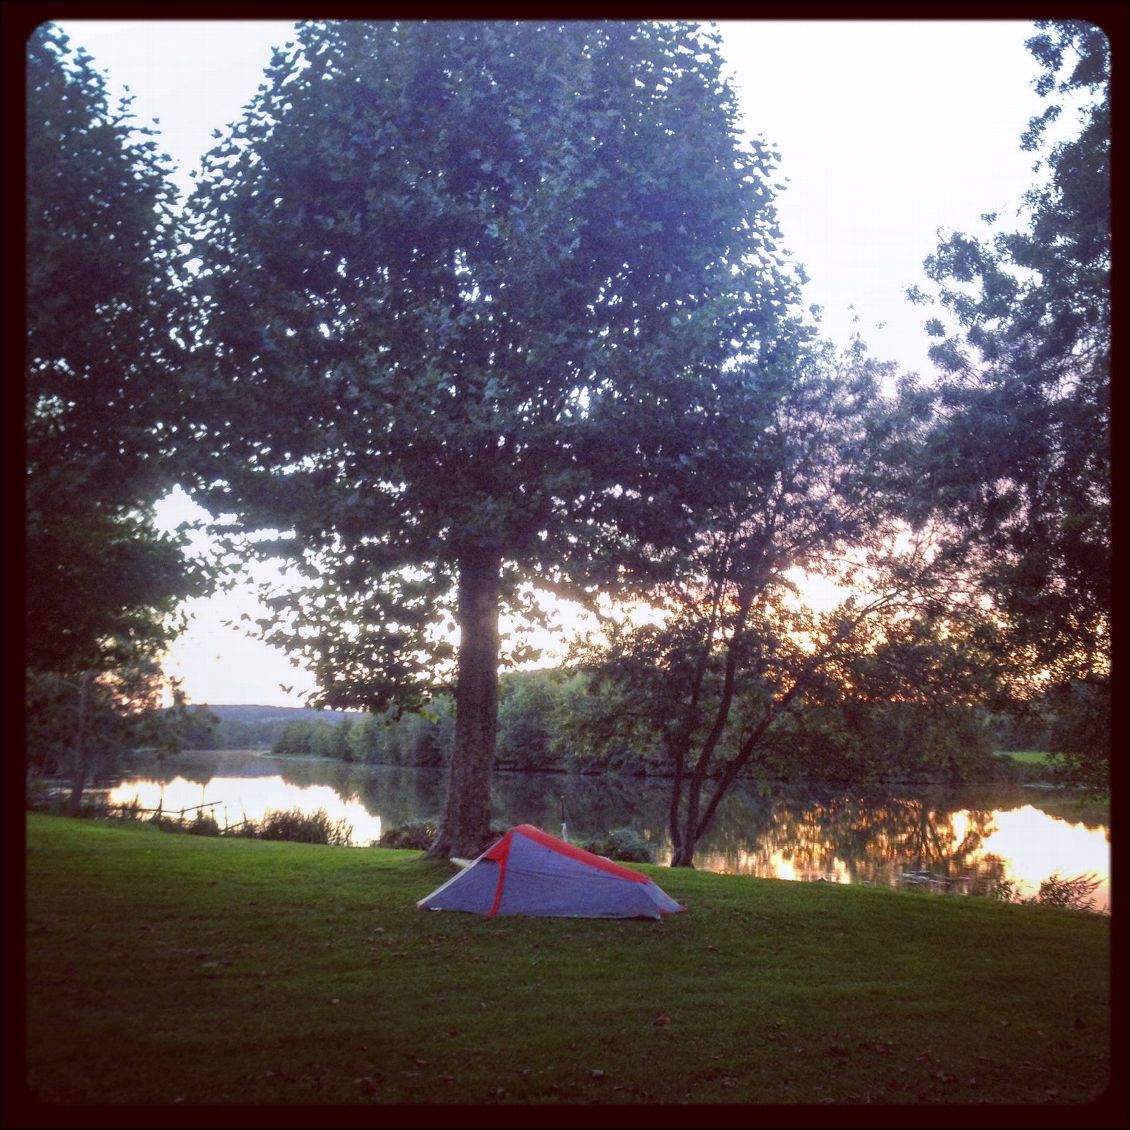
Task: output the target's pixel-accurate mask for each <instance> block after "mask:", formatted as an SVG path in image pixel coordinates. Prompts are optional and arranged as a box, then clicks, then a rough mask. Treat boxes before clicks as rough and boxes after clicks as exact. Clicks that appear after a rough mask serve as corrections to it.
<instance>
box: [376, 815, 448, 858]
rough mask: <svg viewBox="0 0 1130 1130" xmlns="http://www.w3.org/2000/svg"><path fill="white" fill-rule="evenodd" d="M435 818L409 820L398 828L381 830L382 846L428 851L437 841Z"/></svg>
mask: <svg viewBox="0 0 1130 1130" xmlns="http://www.w3.org/2000/svg"><path fill="white" fill-rule="evenodd" d="M436 831H437V828H436V821H435V818H434V817H433V818H431V819H427V820H409V821H408V823H407V824H401V825H400V826H399V827H396V828H386V829H382V830H381V839H380V846H381V847H383V848H406V849H408V850H411V851H427V850H428V848H430V847H431V846H432V844H433V843H435V838H436Z"/></svg>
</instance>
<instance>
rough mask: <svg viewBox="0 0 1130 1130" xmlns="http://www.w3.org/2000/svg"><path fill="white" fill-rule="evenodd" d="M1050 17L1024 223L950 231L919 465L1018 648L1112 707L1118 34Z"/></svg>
mask: <svg viewBox="0 0 1130 1130" xmlns="http://www.w3.org/2000/svg"><path fill="white" fill-rule="evenodd" d="M1037 27H1038V33H1037V34H1036V35H1034V36H1032V37H1031V38H1030V39H1029V40H1028V42H1027V46H1028V49H1029V50H1030V51H1031V52H1032V54H1033V56H1034V57H1035V58H1036V60H1037V61H1038V63H1039V64H1040V67H1041V73H1040V74H1039V75H1038V77H1037V78H1036V79H1035V80H1034V85H1035V88H1036V91H1037V93H1038V94H1039V95H1041V96H1042V97H1043V98H1045V99H1047V100H1048V104H1047V107H1046V108H1045V110H1044V112H1043V113H1042V114H1040V115H1039V116H1037V117H1035V118H1033V119H1032V121H1031V122H1030V124H1029V128H1028V130H1027V131H1026V132H1025V134H1024V136H1023V138H1022V139H1021V145H1022V148H1023V149H1025V150H1027V151H1031V152H1033V153H1034V154H1036V155H1037V156H1038V160H1037V162H1036V166H1035V168H1036V170H1037V171H1039V172H1040V173H1041V176H1040V178H1039V180H1038V182H1037V184H1036V186H1035V187H1034V188H1033V189H1032V190H1031V191H1030V192H1029V193H1028V194H1027V196H1026V198H1025V201H1024V209H1023V210H1022V212H1021V216H1022V218H1023V222H1024V226H1023V227H1021V228H1020V229H1018V230H1009V229H1008V228H1007V227H1006V226H1005V225H1004V224H1003V223H1002V222H1001V221H1000V220H999V218H998V217H996V216H986V217H985V219H986V220H987V221H988V222H989V223H990V224H992V225H993V227H994V228H995V231H994V232H993V233H992V234H991V236H989V237H974V236H970V235H966V234H963V233H955V234H952V235H949V236H948V237H946V238H945V239H944V240H943V241H942V243H941V244H940V245H939V247H938V249H937V251H936V252H935V253H934V254H933V255H932V256H931V257H930V258H929V259H928V260H927V262H926V271H927V275H928V276H929V278H930V279H931V280H932V281H933V282H934V283H935V284H936V295H935V297H936V300H937V301H938V302H939V303H940V304H941V306H942V307H943V308H944V310H945V311H946V312H947V315H948V317H946V316H944V317H943V318H933V319H931V321H930V322H929V323H928V327H927V328H928V330H929V331H930V332H931V333H932V334H933V335H934V336H936V337H937V338H938V339H939V340H938V342H937V344H936V345H935V346H934V347H933V348H932V350H931V355H932V357H933V359H934V360H935V362H936V363H937V364H938V365H939V367H940V369H941V377H940V379H939V383H938V392H939V402H940V409H941V411H940V415H939V420H938V423H937V425H936V427H935V428H934V429H933V432H932V434H931V436H930V441H929V443H928V444H927V446H926V447H925V449H924V460H923V462H922V463H921V464H919V467H918V475H919V479H920V485H921V487H922V490H923V496H924V498H925V499H926V500H927V501H928V502H929V504H931V505H933V506H934V507H935V508H936V509H937V510H938V511H940V512H941V513H943V514H945V515H946V516H947V517H948V518H949V519H950V521H951V522H952V523H953V525H954V527H955V528H956V529H957V530H958V531H959V532H960V535H961V537H962V538H963V539H964V546H965V549H966V552H967V559H968V561H969V563H970V564H971V565H972V566H973V567H974V568H975V569H976V571H977V573H978V576H979V578H980V581H981V584H982V585H983V587H984V590H985V592H986V593H987V594H989V596H990V597H991V599H992V601H993V605H994V607H995V609H996V610H997V611H998V613H999V614H1000V615H1001V616H1002V617H1003V618H1004V619H1005V621H1006V622H1007V623H1008V625H1009V627H1010V630H1011V637H1012V643H1013V647H1014V656H1015V657H1016V661H1017V662H1018V663H1020V664H1024V665H1025V666H1027V667H1028V668H1029V670H1031V671H1032V672H1033V673H1035V674H1039V675H1040V676H1041V677H1043V673H1047V675H1050V678H1051V681H1052V683H1053V684H1057V685H1058V686H1059V687H1060V688H1062V689H1063V692H1064V693H1065V694H1067V695H1068V696H1069V697H1072V696H1073V695H1074V692H1071V691H1070V688H1072V687H1075V688H1078V689H1079V692H1080V693H1081V694H1082V696H1083V697H1084V698H1085V699H1086V701H1087V702H1089V703H1090V704H1091V706H1092V707H1093V708H1094V709H1096V710H1098V711H1099V712H1100V714H1101V713H1102V712H1104V711H1107V712H1108V711H1109V672H1110V668H1109V664H1110V653H1109V649H1110V601H1111V574H1112V567H1111V538H1110V485H1111V484H1110V374H1111V368H1110V363H1111V352H1110V351H1111V308H1110V268H1111V259H1110V231H1111V198H1110V192H1111V187H1110V143H1111V124H1110V43H1109V41H1108V39H1107V37H1106V35H1105V34H1104V33H1103V31H1102V30H1101V29H1100V28H1099V27H1097V26H1095V25H1094V24H1090V23H1086V22H1083V21H1066V22H1060V23H1056V22H1041V23H1039V24H1038V25H1037ZM912 297H915V298H917V299H918V300H920V301H924V300H925V299H926V295H924V294H923V293H922V292H921V291H915V292H912ZM947 321H948V322H949V324H948V325H947V324H946V322H947ZM1085 730H1086V728H1084V730H1083V731H1079V732H1084V731H1085ZM1104 730H1105V725H1103V724H1099V725H1098V726H1092V727H1091V729H1090V730H1089V731H1087V732H1089V733H1090V735H1091V738H1093V736H1094V734H1095V733H1102V732H1103V731H1104ZM1108 751H1109V743H1108V742H1105V741H1100V742H1099V743H1098V745H1097V747H1095V748H1094V749H1092V750H1090V751H1087V752H1089V753H1090V754H1091V755H1093V756H1092V758H1091V760H1092V761H1093V762H1094V764H1096V765H1098V764H1100V763H1101V764H1103V765H1105V762H1106V756H1107V753H1108ZM1068 752H1073V753H1074V752H1079V751H1077V750H1071V751H1068ZM1100 776H1101V774H1100Z"/></svg>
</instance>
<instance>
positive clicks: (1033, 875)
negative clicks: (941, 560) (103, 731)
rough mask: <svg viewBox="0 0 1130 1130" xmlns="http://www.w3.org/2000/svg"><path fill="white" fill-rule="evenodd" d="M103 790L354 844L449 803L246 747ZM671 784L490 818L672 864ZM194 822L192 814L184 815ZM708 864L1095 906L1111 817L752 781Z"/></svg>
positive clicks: (353, 770)
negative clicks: (1062, 882) (1088, 900)
mask: <svg viewBox="0 0 1130 1130" xmlns="http://www.w3.org/2000/svg"><path fill="white" fill-rule="evenodd" d="M119 780H120V783H118V784H117V785H116V786H115V787H114V788H113V789H112V790H111V792H110V801H111V803H113V804H128V803H131V802H132V801H133V800H134V799H135V798H136V800H137V803H139V804H140V805H141V806H142V807H143V808H146V809H154V808H156V807H158V804H160V806H161V807H162V808H163V810H164V811H165V812H166V813H176V812H178V811H180V810H182V809H183V810H190V809H193V808H194V807H195V806H199V805H202V804H206V805H209V806H210V808H209V809H208V811H210V812H211V814H212V815H213V816H214V817H215V818H216V820H217V822H218V823H219V824H220V826H221V827H224V826H226V825H234V824H238V823H240V822H241V821H242V820H245V819H249V820H260V819H262V817H263V815H264V814H265V813H266V812H268V811H272V810H290V809H294V808H298V809H301V810H302V811H304V812H316V811H318V810H319V809H324V810H325V812H326V814H327V815H328V816H329V817H330V819H331V820H334V821H337V820H341V819H345V820H347V821H348V822H349V824H350V825H351V827H352V829H353V843H354V844H356V845H359V846H364V845H366V844H369V843H373V842H375V841H377V840H378V839H379V838H380V834H381V829H382V827H396V826H398V825H401V824H405V823H407V822H408V821H410V820H414V819H420V818H423V817H434V816H435V815H436V813H438V811H439V810H440V807H441V805H442V799H443V784H444V782H443V774H442V772H441V771H439V770H423V769H398V768H392V767H380V768H372V767H363V766H355V765H346V764H341V763H338V762H329V761H316V760H302V759H291V758H274V757H267V756H263V755H259V754H254V753H239V752H231V751H224V752H215V753H207V754H185V755H182V756H181V757H180V758H178V759H177V760H176V762H175V763H172V764H170V763H165V764H163V765H146V766H145V767H144V768H142V767H141V766H138V767H137V771H136V772H135V773H133V774H132V775H130V776H128V777H126V778H124V779H119ZM667 789H668V786H667V784H666V783H665V782H663V781H654V780H638V779H634V778H623V777H576V776H566V775H560V776H558V775H552V774H529V775H521V774H497V775H496V778H495V781H494V793H493V811H494V819H495V820H496V822H498V823H499V824H502V825H506V826H509V825H512V824H520V823H531V824H536V825H538V826H540V827H542V828H545V829H546V830H548V831H550V832H554V833H558V832H559V831H560V825H561V817H562V812H564V814H565V818H566V821H567V823H568V831H569V836H570V838H571V839H583V838H585V837H587V836H595V835H599V834H601V833H603V832H606V831H609V830H610V829H612V828H619V827H631V828H633V829H635V830H636V831H637V832H638V833H639V834H640V835H642V836H643V837H644V838H645V839H647V840H649V841H650V842H651V843H652V844H653V845H655V847H656V860H657V862H659V863H668V862H669V861H670V858H671V848H670V844H669V842H668V840H667V836H666V809H667V802H668V793H667ZM188 815H189V816H190V817H191V815H192V813H191V812H189V813H188ZM696 863H697V865H698V866H699V867H700V868H701V869H703V870H709V871H719V872H725V873H728V874H742V875H752V876H758V877H762V878H777V879H792V880H804V881H813V880H824V881H827V882H837V883H857V884H871V885H878V886H907V885H913V886H922V887H926V888H928V889H932V890H939V891H947V892H951V893H962V894H985V893H988V892H989V891H990V890H992V889H993V887H994V886H995V885H996V884H998V883H1000V882H1002V881H1005V882H1007V883H1009V884H1011V885H1012V887H1013V889H1014V890H1015V892H1016V893H1017V894H1019V895H1020V896H1022V897H1030V896H1032V895H1034V894H1035V893H1036V892H1037V891H1038V890H1039V886H1040V883H1041V881H1043V880H1044V879H1047V878H1049V877H1050V876H1051V875H1053V874H1058V875H1059V876H1060V877H1061V878H1070V877H1074V876H1076V875H1080V874H1086V873H1094V874H1095V875H1097V876H1098V877H1101V878H1102V880H1103V881H1102V884H1101V886H1100V888H1099V889H1098V890H1097V891H1096V892H1095V895H1094V899H1095V906H1096V908H1098V909H1104V910H1106V909H1109V905H1110V893H1109V892H1110V880H1109V875H1110V844H1109V833H1108V831H1107V828H1106V826H1105V824H1103V823H1101V822H1099V821H1098V820H1090V821H1084V820H1083V819H1081V817H1080V816H1079V815H1078V814H1077V813H1075V812H1073V811H1072V810H1071V808H1070V805H1069V804H1068V803H1066V802H1064V800H1063V798H1061V797H1056V796H1055V795H1054V794H1050V793H1049V794H1047V795H1046V796H1045V795H1043V794H1041V795H1040V796H1039V798H1038V799H1037V800H1033V799H1032V795H1031V792H1030V791H1027V792H1026V791H1023V790H1019V789H1016V788H1015V787H1011V788H1010V787H1000V786H998V787H994V788H988V787H984V788H979V789H965V790H955V791H948V792H943V793H930V792H923V793H913V794H912V793H910V792H909V791H907V792H905V793H899V794H895V793H887V792H881V793H874V794H866V795H852V794H846V793H831V792H829V793H824V794H819V793H811V792H805V793H803V794H801V793H790V792H786V791H782V790H779V789H769V788H765V787H761V788H759V787H757V786H747V787H746V788H743V789H740V790H737V791H735V792H734V793H733V794H732V795H731V796H730V797H729V798H728V799H727V801H726V802H725V803H724V804H723V805H722V806H721V807H720V809H719V811H718V816H717V819H716V822H715V826H714V828H713V829H712V831H711V833H710V835H709V836H707V837H706V838H705V839H704V840H703V841H702V842H701V844H700V847H699V851H698V853H697V855H696Z"/></svg>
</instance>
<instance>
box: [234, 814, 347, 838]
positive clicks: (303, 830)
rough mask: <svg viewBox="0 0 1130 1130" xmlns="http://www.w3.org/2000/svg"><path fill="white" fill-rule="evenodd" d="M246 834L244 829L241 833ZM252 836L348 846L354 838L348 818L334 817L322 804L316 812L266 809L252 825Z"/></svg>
mask: <svg viewBox="0 0 1130 1130" xmlns="http://www.w3.org/2000/svg"><path fill="white" fill-rule="evenodd" d="M244 834H246V833H244ZM254 835H255V838H256V839H260V840H290V841H291V842H293V843H299V844H330V845H332V846H334V847H349V845H350V844H351V843H352V842H353V837H352V833H351V832H350V829H349V821H348V820H345V819H344V818H343V819H341V820H338V821H336V822H335V821H333V820H331V819H330V818H329V816H328V815H327V814H326V810H325V809H324V808H320V809H319V810H318V811H317V812H309V813H307V812H302V811H301V810H300V809H297V808H292V809H291V810H290V811H289V812H268V813H266V814H265V815H264V816H263V819H262V820H260V821H259V823H258V824H257V825H256V826H255V832H254Z"/></svg>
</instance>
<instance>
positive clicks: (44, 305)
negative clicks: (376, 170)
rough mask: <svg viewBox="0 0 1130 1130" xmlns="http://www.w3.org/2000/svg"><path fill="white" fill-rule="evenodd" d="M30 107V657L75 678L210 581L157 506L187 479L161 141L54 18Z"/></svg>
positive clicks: (159, 630)
mask: <svg viewBox="0 0 1130 1130" xmlns="http://www.w3.org/2000/svg"><path fill="white" fill-rule="evenodd" d="M27 115H28V117H27V127H28V128H27V169H28V183H27V221H28V222H27V309H28V322H27V370H26V371H27V397H26V434H27V565H28V568H27V578H28V600H27V639H28V663H29V665H30V666H31V667H32V669H34V670H44V671H57V672H63V673H65V672H74V671H76V670H83V669H98V668H99V667H100V665H101V664H102V663H103V662H104V661H105V659H104V653H105V649H106V646H107V641H109V640H113V639H125V640H127V641H130V643H129V646H131V647H136V646H137V645H138V644H139V643H140V642H141V641H142V640H148V641H150V642H151V643H152V644H153V646H154V647H159V646H161V645H163V644H164V643H165V642H166V641H167V639H168V636H169V624H168V620H167V614H168V613H169V612H170V611H171V610H172V608H173V607H174V606H175V604H176V602H177V601H178V600H179V599H181V598H182V597H184V596H186V595H189V593H190V592H192V591H193V590H194V588H195V587H196V585H197V584H198V578H196V577H195V576H194V575H193V574H192V573H191V572H190V571H189V569H188V567H187V566H186V564H185V561H184V557H183V553H182V549H181V543H180V540H179V539H177V538H175V537H170V536H166V535H162V534H160V533H158V532H157V531H156V529H155V528H154V526H153V520H152V515H151V512H150V511H149V510H148V506H149V505H150V504H151V503H152V502H153V501H155V500H156V499H157V498H158V497H159V496H160V495H161V494H162V493H163V492H164V491H165V490H166V489H167V487H168V486H169V485H170V484H171V468H170V465H169V463H168V461H167V460H165V459H162V458H161V455H162V450H163V445H162V433H161V426H162V425H163V424H164V425H167V423H168V411H169V409H170V406H171V405H172V403H173V401H172V391H171V390H172V386H173V384H174V382H173V379H172V378H173V374H174V372H175V368H176V359H175V358H176V349H177V347H176V341H175V340H174V338H173V337H172V335H171V332H170V325H171V324H174V322H173V311H174V309H175V306H174V304H173V300H172V298H171V290H172V288H173V285H174V281H175V274H176V270H177V263H178V252H177V232H176V227H175V223H174V221H173V217H172V212H171V209H172V204H173V201H174V192H173V189H172V188H171V186H170V185H169V183H168V181H167V180H166V178H165V174H166V170H165V168H164V165H163V162H162V160H161V159H160V158H159V157H158V156H157V155H156V149H155V145H154V143H153V142H152V141H149V140H146V131H145V130H142V129H138V128H137V127H136V126H134V125H133V124H132V123H131V122H130V120H129V114H128V103H123V104H122V105H121V107H120V108H119V109H118V110H117V111H116V112H114V111H112V110H111V109H110V107H109V103H108V99H107V95H106V91H105V84H104V82H103V80H102V77H101V76H100V75H99V74H98V72H97V71H95V70H94V67H93V65H92V61H91V59H90V57H89V56H88V55H86V54H85V52H83V51H82V50H81V48H80V49H79V50H78V51H77V52H74V53H72V51H71V49H70V46H69V43H68V40H67V37H66V36H64V35H63V34H62V33H61V32H60V31H58V29H55V28H53V27H52V26H51V25H45V26H44V27H42V28H40V29H39V30H37V31H36V32H35V33H34V34H33V35H32V37H31V39H30V40H29V43H28V66H27Z"/></svg>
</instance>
